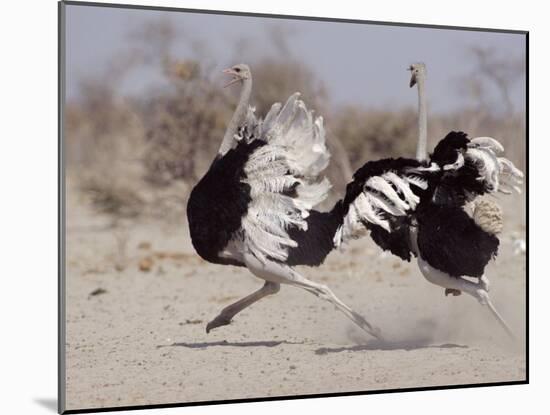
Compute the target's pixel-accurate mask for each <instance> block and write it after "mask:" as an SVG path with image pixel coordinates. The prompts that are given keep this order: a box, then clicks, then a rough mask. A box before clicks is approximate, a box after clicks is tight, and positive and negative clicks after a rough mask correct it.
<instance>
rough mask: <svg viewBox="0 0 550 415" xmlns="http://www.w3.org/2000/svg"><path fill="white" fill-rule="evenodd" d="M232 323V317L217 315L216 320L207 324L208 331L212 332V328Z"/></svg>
mask: <svg viewBox="0 0 550 415" xmlns="http://www.w3.org/2000/svg"><path fill="white" fill-rule="evenodd" d="M229 324H231V319H230V318H227V317H225V316H223V315H221V314H220V315H219V316H217V317H216V318H215V319H214V320H212V321H211V322H210V323H208V324H207V325H206V333H207V334H208V333H210V330H214V329H215V328H217V327H221V326H227V325H229Z"/></svg>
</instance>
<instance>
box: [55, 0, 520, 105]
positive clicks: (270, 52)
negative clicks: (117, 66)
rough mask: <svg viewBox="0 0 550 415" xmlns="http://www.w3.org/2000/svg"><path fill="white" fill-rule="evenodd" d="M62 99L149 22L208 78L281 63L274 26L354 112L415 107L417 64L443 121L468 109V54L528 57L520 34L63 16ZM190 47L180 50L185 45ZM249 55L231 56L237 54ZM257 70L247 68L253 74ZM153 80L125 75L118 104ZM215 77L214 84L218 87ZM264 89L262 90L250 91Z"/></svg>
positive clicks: (231, 19)
mask: <svg viewBox="0 0 550 415" xmlns="http://www.w3.org/2000/svg"><path fill="white" fill-rule="evenodd" d="M66 16H67V19H66V22H67V32H66V33H67V37H66V45H67V55H66V56H67V60H66V62H67V96H68V99H73V98H75V97H78V94H79V88H78V82H79V79H81V78H82V77H83V76H92V77H94V76H100V75H101V74H102V73H103V72H104V71H105V68H106V66H107V63H108V62H109V61H110V59H111V57H112V56H114V55H116V54H117V53H120V52H121V51H124V50H125V49H126V48H128V45H129V43H128V42H129V41H128V34H129V33H130V32H132V31H135V30H136V29H139V28H140V27H143V26H144V25H145V24H146V23H147V22H150V21H152V20H157V19H159V18H167V19H169V20H170V21H171V22H172V23H173V25H174V27H175V28H176V29H177V31H178V34H179V36H180V38H179V39H181V40H182V41H181V44H176V45H175V46H174V49H173V52H174V55H175V56H177V57H178V58H180V59H185V58H186V57H191V56H194V55H192V54H193V52H192V51H191V49H190V47H189V46H188V44H189V43H190V42H189V40H190V39H193V40H199V41H200V42H201V44H202V45H203V46H202V48H201V49H202V51H203V52H205V53H206V54H208V55H209V59H210V60H212V61H213V62H214V65H215V69H216V70H217V69H220V70H221V69H222V68H225V67H227V66H230V65H232V64H234V63H238V62H233V61H232V60H234V59H233V58H234V57H235V56H238V58H239V61H240V62H251V61H254V60H256V58H257V57H258V56H260V57H262V56H268V57H272V58H275V59H281V60H284V59H286V58H288V56H281V54H280V53H279V51H278V49H277V48H276V47H275V46H274V45H273V41H272V38H271V37H270V36H269V30H270V28H273V27H274V26H279V27H280V28H281V29H282V30H283V31H285V32H288V33H290V34H289V37H288V40H289V42H288V44H289V48H290V51H289V53H290V55H291V56H292V57H294V58H297V59H298V60H300V61H302V62H303V63H305V64H306V65H307V66H309V67H310V68H312V69H313V71H314V72H315V74H316V75H317V77H318V78H319V79H320V80H322V81H323V82H324V85H325V87H326V88H327V90H328V92H329V96H330V98H331V100H332V102H333V103H335V104H361V105H364V106H365V107H367V108H391V107H403V106H415V105H416V95H415V92H413V91H411V90H410V89H409V88H408V80H409V76H410V74H409V73H408V72H407V71H406V68H407V66H408V65H409V64H410V63H413V62H417V61H423V62H425V63H426V65H427V68H428V82H427V88H428V97H429V102H430V110H431V111H433V112H447V111H451V110H453V109H457V108H460V107H462V106H464V105H465V103H466V98H467V97H466V96H465V93H464V92H463V91H461V90H460V88H459V85H458V80H459V79H461V78H462V77H464V76H466V75H467V74H468V73H470V72H471V71H472V69H473V63H474V62H473V60H472V58H471V57H470V55H469V54H468V52H467V51H468V49H469V48H471V47H472V46H481V47H488V48H492V49H494V50H495V53H496V55H497V56H499V57H503V58H507V57H510V58H512V59H513V58H518V57H522V56H524V54H525V36H524V35H522V34H510V33H493V32H479V31H459V30H443V29H433V28H412V27H398V26H385V25H373V24H350V23H340V22H315V21H297V20H281V19H266V18H257V17H241V16H225V15H211V14H198V13H186V12H166V11H152V10H131V9H116V8H104V7H92V6H77V5H69V6H67V14H66ZM185 40H187V41H185ZM242 40H245V41H246V42H247V44H248V45H249V47H247V48H245V50H244V52H242V54H239V53H236V46H235V45H236V44H237V42H239V41H242ZM253 69H254V68H252V71H253ZM159 79H160V76H159V74H158V73H156V72H153V71H144V70H142V71H139V72H138V71H136V73H133V74H130V76H129V78H128V79H127V81H126V82H125V83H124V85H120V91H119V92H120V93H121V94H139V93H144V92H145V91H147V89H148V88H149V87H150V86H151V85H154V84H155V82H158V81H159ZM221 82H222V77H221V75H220V85H221ZM255 88H261V85H255ZM511 95H512V100H513V102H514V106H515V107H516V109H523V108H524V100H525V79H521V80H519V81H518V82H516V83H515V84H514V86H513V88H512V91H511Z"/></svg>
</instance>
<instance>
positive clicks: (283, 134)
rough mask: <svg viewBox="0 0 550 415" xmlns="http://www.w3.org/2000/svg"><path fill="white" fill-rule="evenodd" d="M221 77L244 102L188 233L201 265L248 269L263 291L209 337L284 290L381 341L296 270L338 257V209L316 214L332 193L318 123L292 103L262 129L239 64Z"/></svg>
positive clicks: (197, 197)
mask: <svg viewBox="0 0 550 415" xmlns="http://www.w3.org/2000/svg"><path fill="white" fill-rule="evenodd" d="M224 72H225V73H227V74H229V75H231V76H232V77H233V78H232V80H231V81H230V82H229V83H228V85H231V84H234V83H238V84H240V85H241V87H242V91H241V96H240V100H239V103H238V105H237V108H236V111H235V113H234V115H233V117H232V118H231V121H230V123H229V126H228V127H227V131H226V132H225V135H224V137H223V140H222V143H221V146H220V149H219V151H218V154H217V156H216V158H215V159H214V161H213V162H212V165H211V166H210V168H209V170H208V171H207V172H206V174H205V175H204V177H203V178H202V179H201V180H200V181H199V182H198V183H197V185H196V186H195V187H194V188H193V190H192V192H191V195H190V197H189V201H188V205H187V218H188V221H189V230H190V234H191V239H192V243H193V246H194V248H195V250H196V251H197V253H198V254H199V255H200V256H201V257H202V258H203V259H205V260H206V261H209V262H211V263H214V264H221V265H234V266H243V267H246V268H247V269H248V270H249V271H250V272H252V274H254V275H255V276H256V277H258V278H260V279H262V280H264V281H265V283H264V285H263V287H262V288H260V289H259V290H257V291H256V292H254V293H252V294H250V295H248V296H246V297H244V298H242V299H241V300H239V301H237V302H235V303H234V304H231V305H229V306H227V307H225V308H224V309H223V310H222V311H221V313H220V314H219V315H218V316H216V317H215V318H214V319H213V320H212V321H210V322H209V323H208V325H207V326H206V331H207V332H209V331H210V330H212V329H214V328H216V327H220V326H224V325H227V324H229V323H230V322H231V319H232V318H233V317H234V316H235V315H236V314H237V313H239V312H240V311H241V310H243V309H244V308H246V307H248V306H250V305H252V304H253V303H255V302H256V301H258V300H260V299H261V298H263V297H265V296H267V295H270V294H275V293H277V292H278V291H279V288H280V284H289V285H293V286H296V287H300V288H303V289H305V290H306V291H309V292H311V293H313V294H315V295H316V296H318V297H320V298H322V299H324V300H326V301H328V302H330V303H332V304H333V305H334V306H336V307H337V308H338V309H339V310H340V311H342V312H343V313H344V314H345V315H346V316H347V317H348V318H350V319H351V320H352V321H353V322H354V323H355V324H357V325H358V326H359V327H360V328H362V329H363V330H365V331H366V332H367V333H369V334H371V335H373V336H375V337H378V338H380V337H381V335H380V332H379V330H378V329H377V328H376V327H374V326H372V325H371V324H369V323H368V322H367V321H366V320H365V319H364V318H363V317H362V316H360V315H359V314H358V313H356V312H355V311H353V310H352V309H351V308H350V307H348V306H347V305H346V304H344V303H343V302H342V301H341V300H340V299H338V298H337V297H336V296H335V295H334V294H333V292H332V291H331V290H330V289H329V288H328V287H327V286H325V285H322V284H318V283H315V282H313V281H310V280H308V279H306V278H304V277H303V276H302V275H300V274H299V273H298V272H297V271H296V270H294V269H293V266H296V265H309V266H318V265H320V264H321V263H322V262H323V261H324V259H325V257H326V256H327V255H328V254H329V253H330V252H331V251H332V249H333V248H334V244H333V237H334V234H335V233H336V230H337V228H338V227H339V226H341V224H342V221H343V210H342V209H341V207H342V205H341V203H338V204H337V205H336V206H335V207H334V209H333V210H331V211H330V212H325V213H321V212H318V211H316V210H314V209H313V207H314V206H315V205H317V204H318V203H320V202H321V201H322V200H324V199H325V197H326V195H327V192H328V190H329V188H330V184H329V182H328V180H327V179H326V178H324V179H321V178H320V175H321V172H322V171H323V170H324V169H325V167H326V166H327V164H328V161H329V153H328V151H327V148H326V146H325V131H324V127H323V119H322V118H321V117H317V118H315V119H314V117H313V112H312V111H308V110H307V108H306V106H305V104H304V103H303V102H302V101H301V100H300V99H298V98H299V94H298V93H296V94H294V95H292V96H291V97H290V98H289V99H288V100H287V102H286V104H285V105H284V106H281V105H280V104H279V103H276V104H274V105H273V106H272V107H271V109H270V111H269V112H268V113H267V115H266V116H265V118H264V119H263V120H261V119H258V118H256V116H255V115H254V109H253V108H251V107H249V99H250V95H251V91H252V74H251V71H250V68H249V67H248V66H247V65H244V64H239V65H235V66H233V67H232V68H230V69H226V70H225V71H224Z"/></svg>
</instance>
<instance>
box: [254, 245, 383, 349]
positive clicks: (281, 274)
mask: <svg viewBox="0 0 550 415" xmlns="http://www.w3.org/2000/svg"><path fill="white" fill-rule="evenodd" d="M244 262H245V263H246V266H247V267H248V269H249V270H250V271H251V272H252V273H253V274H254V275H256V276H257V277H259V278H262V279H265V280H266V281H272V282H276V283H280V284H289V285H293V286H295V287H300V288H303V289H304V290H306V291H308V292H310V293H312V294H315V295H316V296H317V297H319V298H321V299H323V300H325V301H328V302H329V303H331V304H332V305H334V306H335V307H336V308H338V309H339V310H340V311H341V312H342V313H344V314H345V315H346V316H347V317H348V318H349V319H350V320H351V321H353V322H354V323H355V324H357V325H358V326H359V327H360V328H361V329H362V330H364V331H366V332H367V333H368V334H370V335H371V336H373V337H376V338H377V339H380V340H383V337H382V334H381V331H380V329H379V328H377V327H375V326H373V325H371V324H370V323H369V322H368V321H367V320H365V319H364V318H363V317H362V316H361V315H360V314H358V313H356V312H355V311H353V310H352V309H351V308H350V307H348V306H347V305H346V304H344V303H343V302H342V301H341V300H340V299H339V298H338V297H336V295H334V293H333V292H332V291H331V290H330V289H329V288H328V287H327V286H326V285H322V284H318V283H316V282H313V281H310V280H308V279H307V278H304V277H303V276H301V275H300V274H299V273H298V272H296V271H294V270H293V269H292V268H290V267H289V266H286V265H284V264H280V263H278V262H272V261H267V262H266V263H263V262H260V261H259V260H258V259H257V258H256V257H255V256H253V255H250V254H247V255H245V256H244Z"/></svg>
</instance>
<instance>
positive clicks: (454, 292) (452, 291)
mask: <svg viewBox="0 0 550 415" xmlns="http://www.w3.org/2000/svg"><path fill="white" fill-rule="evenodd" d="M449 294H451V295H452V296H453V297H456V296H458V295H460V294H462V291H460V290H455V289H454V288H445V297H447V296H448V295H449Z"/></svg>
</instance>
